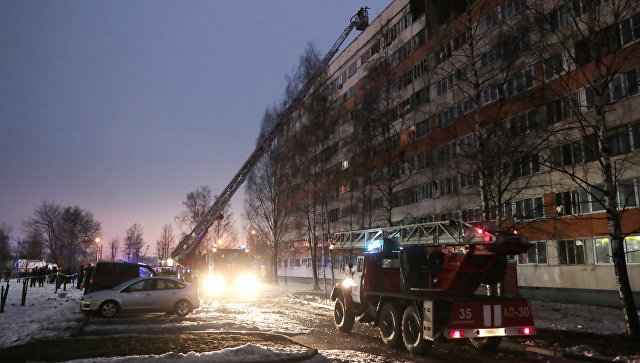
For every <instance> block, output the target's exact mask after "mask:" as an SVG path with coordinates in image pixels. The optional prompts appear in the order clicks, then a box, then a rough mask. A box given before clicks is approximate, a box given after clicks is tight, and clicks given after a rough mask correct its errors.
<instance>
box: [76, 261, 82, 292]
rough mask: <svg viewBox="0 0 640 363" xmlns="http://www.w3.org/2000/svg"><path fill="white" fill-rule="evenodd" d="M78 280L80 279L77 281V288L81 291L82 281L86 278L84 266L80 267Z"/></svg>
mask: <svg viewBox="0 0 640 363" xmlns="http://www.w3.org/2000/svg"><path fill="white" fill-rule="evenodd" d="M76 278H77V279H78V280H77V281H76V288H77V289H81V288H82V279H83V278H84V266H82V265H80V268H78V274H77V276H76Z"/></svg>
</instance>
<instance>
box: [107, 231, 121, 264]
mask: <svg viewBox="0 0 640 363" xmlns="http://www.w3.org/2000/svg"><path fill="white" fill-rule="evenodd" d="M119 248H120V237H118V236H116V237H115V238H112V239H111V240H110V241H109V252H110V256H111V261H115V260H116V257H117V256H118V249H119Z"/></svg>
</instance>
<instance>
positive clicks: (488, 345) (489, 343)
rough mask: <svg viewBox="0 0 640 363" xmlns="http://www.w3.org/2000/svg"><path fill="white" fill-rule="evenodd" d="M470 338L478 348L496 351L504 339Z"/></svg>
mask: <svg viewBox="0 0 640 363" xmlns="http://www.w3.org/2000/svg"><path fill="white" fill-rule="evenodd" d="M470 340H471V344H473V346H474V347H475V348H476V349H478V350H481V351H484V352H495V351H496V350H497V349H498V345H500V342H501V341H502V337H486V338H471V339H470Z"/></svg>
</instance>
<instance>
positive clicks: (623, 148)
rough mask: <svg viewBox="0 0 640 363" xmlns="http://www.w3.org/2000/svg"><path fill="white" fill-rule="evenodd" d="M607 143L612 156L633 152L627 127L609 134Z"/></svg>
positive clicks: (606, 139)
mask: <svg viewBox="0 0 640 363" xmlns="http://www.w3.org/2000/svg"><path fill="white" fill-rule="evenodd" d="M605 142H606V144H607V147H608V148H609V152H610V153H611V155H612V156H615V155H621V154H626V153H629V152H631V143H630V140H629V132H628V131H627V128H626V127H624V128H622V129H619V130H616V131H614V132H612V133H610V134H608V135H607V137H606V138H605Z"/></svg>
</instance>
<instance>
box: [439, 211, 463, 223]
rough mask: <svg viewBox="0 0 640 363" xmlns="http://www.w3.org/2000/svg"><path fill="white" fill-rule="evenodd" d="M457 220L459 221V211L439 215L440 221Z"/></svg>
mask: <svg viewBox="0 0 640 363" xmlns="http://www.w3.org/2000/svg"><path fill="white" fill-rule="evenodd" d="M457 219H460V211H459V210H453V211H448V212H442V213H440V221H451V220H457Z"/></svg>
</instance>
